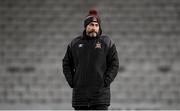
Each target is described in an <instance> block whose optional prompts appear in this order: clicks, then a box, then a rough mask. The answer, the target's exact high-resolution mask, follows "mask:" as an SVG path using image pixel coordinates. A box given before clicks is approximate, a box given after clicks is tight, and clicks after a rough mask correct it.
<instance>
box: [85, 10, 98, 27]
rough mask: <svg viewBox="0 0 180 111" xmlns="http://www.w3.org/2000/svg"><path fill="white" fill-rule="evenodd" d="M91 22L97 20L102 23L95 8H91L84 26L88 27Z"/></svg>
mask: <svg viewBox="0 0 180 111" xmlns="http://www.w3.org/2000/svg"><path fill="white" fill-rule="evenodd" d="M91 22H97V23H98V24H99V25H100V24H101V20H100V18H99V16H98V12H97V11H96V10H95V9H91V10H89V14H88V15H87V16H86V18H85V20H84V27H86V26H87V25H88V24H89V23H91Z"/></svg>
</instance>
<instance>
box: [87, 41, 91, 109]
mask: <svg viewBox="0 0 180 111" xmlns="http://www.w3.org/2000/svg"><path fill="white" fill-rule="evenodd" d="M90 48H91V40H87V50H88V53H87V63H86V71H87V70H88V65H89V60H90ZM86 78H87V77H86ZM87 97H88V107H89V106H90V103H89V102H90V101H89V100H90V96H89V91H88V89H87Z"/></svg>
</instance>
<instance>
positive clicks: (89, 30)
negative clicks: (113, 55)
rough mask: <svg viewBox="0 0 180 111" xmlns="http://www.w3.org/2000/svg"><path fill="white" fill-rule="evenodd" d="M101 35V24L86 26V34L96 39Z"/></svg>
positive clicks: (95, 23)
mask: <svg viewBox="0 0 180 111" xmlns="http://www.w3.org/2000/svg"><path fill="white" fill-rule="evenodd" d="M98 33H99V24H98V23H97V22H91V23H89V24H88V25H87V26H86V34H87V35H88V36H90V37H96V36H97V35H98Z"/></svg>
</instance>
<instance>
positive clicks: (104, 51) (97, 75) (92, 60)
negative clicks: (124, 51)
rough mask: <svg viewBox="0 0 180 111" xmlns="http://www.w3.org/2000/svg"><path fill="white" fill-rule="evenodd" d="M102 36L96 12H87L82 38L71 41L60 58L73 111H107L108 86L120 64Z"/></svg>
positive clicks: (108, 42) (108, 100)
mask: <svg viewBox="0 0 180 111" xmlns="http://www.w3.org/2000/svg"><path fill="white" fill-rule="evenodd" d="M101 33H102V30H101V22H100V18H99V16H98V14H97V11H96V10H90V11H89V14H88V16H87V17H86V18H85V20H84V31H83V34H82V35H81V36H79V37H77V38H75V39H74V40H72V41H71V43H70V44H69V45H68V48H67V52H66V54H65V56H64V58H63V73H64V75H65V77H66V80H67V82H68V83H69V85H70V87H71V88H73V96H72V106H73V107H74V108H75V110H81V109H82V110H90V109H93V110H98V109H100V110H108V106H109V105H110V84H111V82H112V81H113V80H114V78H115V77H116V75H117V73H118V67H119V61H118V54H117V51H116V46H115V44H114V43H113V42H112V41H111V40H110V38H109V37H108V36H102V35H101Z"/></svg>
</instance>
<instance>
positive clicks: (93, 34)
mask: <svg viewBox="0 0 180 111" xmlns="http://www.w3.org/2000/svg"><path fill="white" fill-rule="evenodd" d="M87 35H88V36H90V37H96V36H97V35H98V33H97V32H96V31H90V32H87Z"/></svg>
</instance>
